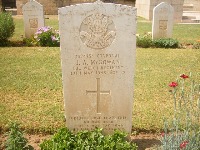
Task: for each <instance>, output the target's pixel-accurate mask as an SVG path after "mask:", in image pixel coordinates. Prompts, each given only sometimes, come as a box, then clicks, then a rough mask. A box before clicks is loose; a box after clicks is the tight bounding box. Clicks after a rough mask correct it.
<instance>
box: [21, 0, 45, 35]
mask: <svg viewBox="0 0 200 150" xmlns="http://www.w3.org/2000/svg"><path fill="white" fill-rule="evenodd" d="M22 10H23V18H24V30H25V37H26V38H30V37H31V36H33V35H34V34H35V32H36V31H37V29H38V28H41V27H44V25H45V24H44V12H43V6H42V5H41V4H40V3H38V2H36V1H35V0H30V1H29V2H27V3H26V4H25V5H24V6H23V8H22Z"/></svg>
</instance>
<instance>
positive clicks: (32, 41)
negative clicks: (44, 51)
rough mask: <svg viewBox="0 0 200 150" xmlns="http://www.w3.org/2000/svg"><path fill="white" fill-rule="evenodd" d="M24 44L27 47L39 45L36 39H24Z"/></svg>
mask: <svg viewBox="0 0 200 150" xmlns="http://www.w3.org/2000/svg"><path fill="white" fill-rule="evenodd" d="M23 44H24V45H26V46H35V45H36V44H37V41H36V40H35V39H34V37H32V38H24V39H23Z"/></svg>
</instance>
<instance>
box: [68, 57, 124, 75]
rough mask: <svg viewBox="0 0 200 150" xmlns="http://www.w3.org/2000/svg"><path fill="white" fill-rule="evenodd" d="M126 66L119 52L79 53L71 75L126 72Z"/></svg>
mask: <svg viewBox="0 0 200 150" xmlns="http://www.w3.org/2000/svg"><path fill="white" fill-rule="evenodd" d="M125 68H126V67H125V66H123V64H122V63H121V59H120V55H119V54H77V55H75V62H74V66H73V68H72V71H71V73H70V75H72V76H74V75H76V76H86V75H114V74H124V73H125Z"/></svg>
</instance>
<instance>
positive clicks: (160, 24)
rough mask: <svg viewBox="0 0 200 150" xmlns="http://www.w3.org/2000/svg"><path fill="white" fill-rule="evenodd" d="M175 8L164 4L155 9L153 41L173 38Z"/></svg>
mask: <svg viewBox="0 0 200 150" xmlns="http://www.w3.org/2000/svg"><path fill="white" fill-rule="evenodd" d="M173 18H174V8H173V7H172V6H171V5H170V4H168V3H166V2H162V3H160V4H158V5H157V6H156V7H154V9H153V21H152V39H159V38H171V37H172V30H173V23H174V21H173Z"/></svg>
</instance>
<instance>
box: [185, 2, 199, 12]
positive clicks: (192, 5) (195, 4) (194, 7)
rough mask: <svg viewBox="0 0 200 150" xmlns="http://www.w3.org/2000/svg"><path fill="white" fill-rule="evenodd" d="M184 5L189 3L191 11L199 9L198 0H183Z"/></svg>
mask: <svg viewBox="0 0 200 150" xmlns="http://www.w3.org/2000/svg"><path fill="white" fill-rule="evenodd" d="M184 5H191V7H192V8H191V10H192V11H200V0H184Z"/></svg>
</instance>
